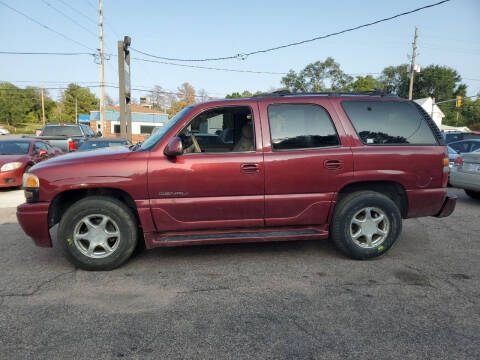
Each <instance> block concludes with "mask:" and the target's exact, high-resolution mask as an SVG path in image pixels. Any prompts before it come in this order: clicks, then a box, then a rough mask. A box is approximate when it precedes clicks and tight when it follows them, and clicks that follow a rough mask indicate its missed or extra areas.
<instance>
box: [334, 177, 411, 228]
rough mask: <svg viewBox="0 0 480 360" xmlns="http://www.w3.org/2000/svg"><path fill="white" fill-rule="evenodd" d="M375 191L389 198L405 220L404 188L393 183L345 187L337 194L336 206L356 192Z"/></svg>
mask: <svg viewBox="0 0 480 360" xmlns="http://www.w3.org/2000/svg"><path fill="white" fill-rule="evenodd" d="M366 190H369V191H375V192H378V193H380V194H383V195H385V196H387V197H389V198H390V199H391V200H392V201H393V202H394V203H395V204H396V205H397V206H398V208H399V209H400V213H401V214H402V218H404V219H406V218H407V213H408V197H407V193H406V191H405V188H404V187H403V186H402V185H401V184H400V183H398V182H395V181H361V182H355V183H350V184H347V185H345V186H344V187H343V188H341V189H340V190H339V191H338V193H337V198H336V204H338V203H339V202H340V201H341V200H342V199H343V198H344V197H345V196H347V195H348V194H351V193H353V192H357V191H366Z"/></svg>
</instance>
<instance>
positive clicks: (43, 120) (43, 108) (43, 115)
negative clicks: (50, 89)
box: [41, 86, 45, 127]
mask: <svg viewBox="0 0 480 360" xmlns="http://www.w3.org/2000/svg"><path fill="white" fill-rule="evenodd" d="M41 93H42V122H43V127H45V100H44V99H43V96H44V95H43V86H42V89H41Z"/></svg>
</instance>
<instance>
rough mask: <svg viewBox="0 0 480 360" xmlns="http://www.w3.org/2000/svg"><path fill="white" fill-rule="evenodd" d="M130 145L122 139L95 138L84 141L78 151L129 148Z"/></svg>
mask: <svg viewBox="0 0 480 360" xmlns="http://www.w3.org/2000/svg"><path fill="white" fill-rule="evenodd" d="M128 145H130V143H129V142H128V140H127V139H122V138H95V139H89V140H87V141H84V142H83V143H82V145H80V146H79V147H78V150H77V151H88V150H95V149H101V148H106V147H113V146H128Z"/></svg>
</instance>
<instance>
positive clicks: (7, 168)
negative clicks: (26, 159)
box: [0, 162, 22, 171]
mask: <svg viewBox="0 0 480 360" xmlns="http://www.w3.org/2000/svg"><path fill="white" fill-rule="evenodd" d="M20 166H22V163H21V162H11V163H6V164H4V165H3V166H2V167H1V168H0V171H12V170H15V169H18V168H19V167H20Z"/></svg>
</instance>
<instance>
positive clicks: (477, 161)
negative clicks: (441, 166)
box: [450, 149, 480, 200]
mask: <svg viewBox="0 0 480 360" xmlns="http://www.w3.org/2000/svg"><path fill="white" fill-rule="evenodd" d="M450 184H451V185H452V186H454V187H456V188H460V189H464V190H465V193H466V194H467V195H468V196H470V197H472V198H474V199H478V200H480V149H478V150H476V151H473V152H470V153H465V154H461V155H460V156H458V157H457V158H456V159H455V163H454V166H453V168H452V170H451V172H450Z"/></svg>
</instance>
